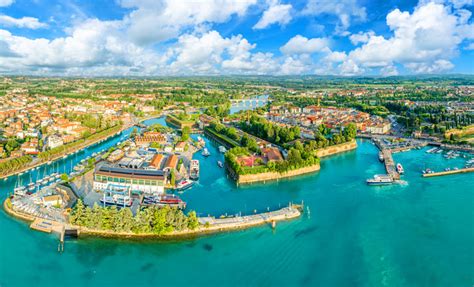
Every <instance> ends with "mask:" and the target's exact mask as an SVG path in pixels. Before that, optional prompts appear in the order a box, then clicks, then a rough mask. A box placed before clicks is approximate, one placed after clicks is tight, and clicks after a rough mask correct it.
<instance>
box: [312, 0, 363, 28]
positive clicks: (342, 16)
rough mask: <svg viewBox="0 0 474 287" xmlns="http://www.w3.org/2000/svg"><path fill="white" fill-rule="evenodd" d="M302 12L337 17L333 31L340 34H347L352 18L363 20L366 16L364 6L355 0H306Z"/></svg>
mask: <svg viewBox="0 0 474 287" xmlns="http://www.w3.org/2000/svg"><path fill="white" fill-rule="evenodd" d="M303 14H306V15H315V16H318V15H322V14H328V15H334V16H336V17H338V19H339V21H338V24H337V27H336V31H335V32H336V33H337V34H342V35H346V34H347V29H348V28H349V27H350V25H351V21H352V20H353V19H355V20H358V21H365V20H366V17H367V13H366V9H365V7H362V6H360V5H359V4H358V3H357V0H339V1H333V0H308V3H307V5H306V7H305V9H304V10H303Z"/></svg>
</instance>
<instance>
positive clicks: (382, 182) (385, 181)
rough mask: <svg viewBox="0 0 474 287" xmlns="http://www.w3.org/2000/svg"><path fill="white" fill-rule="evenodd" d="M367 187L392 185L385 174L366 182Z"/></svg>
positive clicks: (377, 175) (375, 176) (391, 181)
mask: <svg viewBox="0 0 474 287" xmlns="http://www.w3.org/2000/svg"><path fill="white" fill-rule="evenodd" d="M366 183H367V184H368V185H390V184H393V179H392V178H391V177H390V176H388V175H385V174H376V175H374V177H373V178H369V179H367V180H366Z"/></svg>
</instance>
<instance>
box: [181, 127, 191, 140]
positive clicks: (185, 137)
mask: <svg viewBox="0 0 474 287" xmlns="http://www.w3.org/2000/svg"><path fill="white" fill-rule="evenodd" d="M190 133H191V128H190V127H189V126H185V127H184V128H183V130H182V131H181V140H182V141H187V140H188V139H189V134H190Z"/></svg>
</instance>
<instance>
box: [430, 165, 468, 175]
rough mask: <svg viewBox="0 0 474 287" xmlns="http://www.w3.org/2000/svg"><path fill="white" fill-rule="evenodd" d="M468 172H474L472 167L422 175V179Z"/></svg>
mask: <svg viewBox="0 0 474 287" xmlns="http://www.w3.org/2000/svg"><path fill="white" fill-rule="evenodd" d="M468 172H474V167H469V168H460V169H452V170H446V171H440V172H432V173H424V174H423V177H435V176H443V175H450V174H458V173H468Z"/></svg>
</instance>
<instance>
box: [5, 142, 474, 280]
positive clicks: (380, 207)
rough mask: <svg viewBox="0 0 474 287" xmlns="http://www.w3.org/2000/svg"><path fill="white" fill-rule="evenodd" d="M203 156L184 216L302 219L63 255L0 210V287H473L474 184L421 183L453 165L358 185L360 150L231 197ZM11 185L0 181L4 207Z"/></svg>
mask: <svg viewBox="0 0 474 287" xmlns="http://www.w3.org/2000/svg"><path fill="white" fill-rule="evenodd" d="M125 134H126V133H125ZM120 137H121V136H119V137H118V138H115V139H112V140H111V142H110V143H108V144H113V142H114V141H118V140H120ZM208 147H210V151H211V153H212V155H211V157H209V158H207V159H202V158H200V157H201V156H200V155H199V154H197V155H196V158H199V159H202V161H201V178H200V181H199V184H198V185H196V186H195V187H193V189H191V190H189V191H186V192H185V193H183V194H182V195H181V196H182V197H183V198H184V199H185V200H186V201H187V202H188V207H189V208H190V209H194V210H197V211H198V212H199V213H200V214H201V215H207V214H213V215H220V214H223V213H229V214H231V213H238V212H242V213H250V212H252V211H253V210H254V209H256V210H259V211H263V210H266V209H267V208H270V209H274V208H278V207H279V206H281V205H285V204H287V203H288V202H289V201H293V202H301V201H304V203H305V204H306V205H307V206H309V208H310V214H309V215H308V213H306V214H304V216H303V217H302V218H300V219H297V220H293V221H290V222H285V223H279V224H278V225H277V228H276V230H274V231H273V230H271V228H270V227H268V226H262V227H258V228H254V229H250V230H245V231H239V232H232V233H225V234H219V235H212V236H208V237H203V238H199V239H194V240H190V241H184V242H153V241H151V242H150V241H143V242H137V241H135V242H134V241H121V240H106V239H81V240H69V241H67V242H66V245H65V252H64V253H62V254H59V253H57V251H56V250H57V243H58V242H57V237H56V236H54V235H48V234H43V233H39V232H34V231H31V230H29V228H28V226H27V225H26V224H25V223H22V222H18V221H16V220H13V219H11V218H9V217H8V216H7V215H5V214H4V212H3V211H1V213H0V227H1V231H2V232H1V233H0V254H1V259H0V286H31V285H34V286H52V285H57V284H67V285H66V286H86V285H87V286H98V285H102V286H104V285H105V286H142V285H155V286H158V285H160V286H170V285H180V286H184V285H187V286H242V285H245V286H472V284H473V282H474V275H473V274H474V272H473V271H474V252H473V242H474V214H473V206H474V205H473V203H474V195H473V191H474V181H473V176H472V174H464V175H453V176H447V177H439V178H431V179H423V178H421V177H420V170H421V169H422V168H424V167H425V166H426V167H430V168H432V169H433V167H435V166H436V167H437V166H439V168H436V169H441V167H447V166H451V167H453V166H454V165H459V166H461V165H462V161H461V160H450V161H448V160H445V159H443V158H442V157H441V156H439V155H429V154H426V153H425V152H424V150H415V151H410V152H407V153H400V154H396V155H395V161H396V162H401V163H402V164H403V165H404V167H405V171H406V174H407V175H406V176H405V177H404V178H405V180H407V182H408V184H407V185H404V186H390V187H368V186H366V184H365V182H364V181H365V179H366V178H368V177H371V176H372V175H373V174H375V173H381V172H383V170H384V169H383V166H382V164H380V163H379V162H378V157H377V150H376V148H375V147H374V146H373V145H372V144H371V143H370V142H366V141H360V142H359V148H358V149H357V150H356V151H353V152H349V153H345V154H342V155H337V156H334V157H331V158H328V159H325V160H323V161H322V168H321V171H320V172H319V173H316V174H313V175H309V176H302V177H300V178H297V179H294V180H288V181H282V182H279V183H272V184H265V185H253V186H248V187H241V188H237V187H235V185H234V184H233V183H232V182H231V181H229V180H227V179H226V177H225V174H224V171H223V170H222V169H220V168H218V167H217V164H216V162H217V160H218V159H219V158H221V157H222V155H220V154H219V153H218V151H217V148H216V146H214V145H212V144H211V143H208ZM87 152H93V151H87ZM25 176H28V175H25ZM13 186H14V182H13V179H12V180H10V181H8V182H1V183H0V190H1V191H2V192H1V194H0V197H1V199H2V200H3V199H4V198H5V197H6V195H7V192H8V190H11V189H12V188H13Z"/></svg>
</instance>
